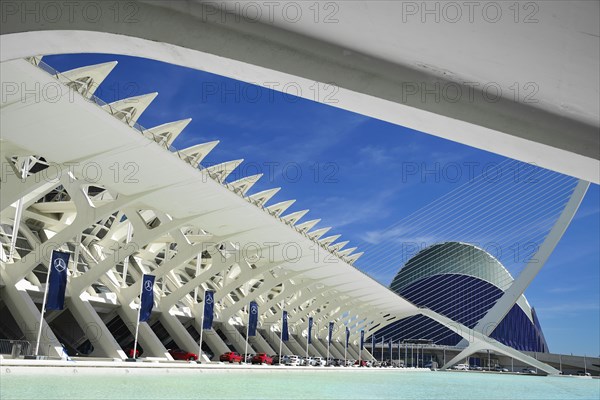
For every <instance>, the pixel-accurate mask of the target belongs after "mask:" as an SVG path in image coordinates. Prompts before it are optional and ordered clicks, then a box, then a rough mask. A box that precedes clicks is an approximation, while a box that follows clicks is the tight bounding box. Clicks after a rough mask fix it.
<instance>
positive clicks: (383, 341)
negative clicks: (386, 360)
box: [381, 336, 385, 364]
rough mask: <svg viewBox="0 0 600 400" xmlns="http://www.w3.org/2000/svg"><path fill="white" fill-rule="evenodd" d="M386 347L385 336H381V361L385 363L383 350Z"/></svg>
mask: <svg viewBox="0 0 600 400" xmlns="http://www.w3.org/2000/svg"><path fill="white" fill-rule="evenodd" d="M384 348H385V338H384V337H383V336H382V337H381V363H382V364H383V352H384Z"/></svg>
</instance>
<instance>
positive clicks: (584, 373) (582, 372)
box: [577, 371, 592, 376]
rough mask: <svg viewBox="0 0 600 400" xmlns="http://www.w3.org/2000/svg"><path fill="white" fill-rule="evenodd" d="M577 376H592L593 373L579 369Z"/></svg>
mask: <svg viewBox="0 0 600 400" xmlns="http://www.w3.org/2000/svg"><path fill="white" fill-rule="evenodd" d="M577 376H592V374H590V373H589V372H585V371H577Z"/></svg>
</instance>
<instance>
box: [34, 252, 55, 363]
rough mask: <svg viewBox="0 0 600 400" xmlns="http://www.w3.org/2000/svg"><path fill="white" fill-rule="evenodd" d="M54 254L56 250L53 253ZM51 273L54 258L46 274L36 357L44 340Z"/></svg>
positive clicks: (36, 343)
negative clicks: (43, 332) (45, 314)
mask: <svg viewBox="0 0 600 400" xmlns="http://www.w3.org/2000/svg"><path fill="white" fill-rule="evenodd" d="M52 254H54V250H53V251H52ZM50 271H52V257H50V264H49V265H48V273H47V274H46V288H45V289H44V300H42V311H41V312H40V327H39V329H38V334H37V340H36V342H35V353H34V354H35V356H36V357H37V356H38V355H39V354H38V351H39V350H40V340H41V338H42V326H43V324H44V313H45V312H46V299H47V298H48V288H49V287H50Z"/></svg>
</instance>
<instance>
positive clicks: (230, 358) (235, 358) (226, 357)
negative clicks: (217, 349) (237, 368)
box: [219, 351, 242, 364]
mask: <svg viewBox="0 0 600 400" xmlns="http://www.w3.org/2000/svg"><path fill="white" fill-rule="evenodd" d="M219 360H220V361H223V362H229V363H234V362H236V363H240V364H241V363H242V356H240V355H239V353H236V352H235V351H228V352H227V353H223V354H221V357H219Z"/></svg>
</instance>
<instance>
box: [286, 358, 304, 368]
mask: <svg viewBox="0 0 600 400" xmlns="http://www.w3.org/2000/svg"><path fill="white" fill-rule="evenodd" d="M285 365H291V366H294V367H296V366H298V365H302V359H301V358H300V357H298V356H296V355H291V356H288V358H287V361H286V362H285Z"/></svg>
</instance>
